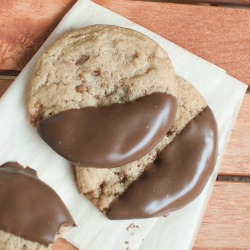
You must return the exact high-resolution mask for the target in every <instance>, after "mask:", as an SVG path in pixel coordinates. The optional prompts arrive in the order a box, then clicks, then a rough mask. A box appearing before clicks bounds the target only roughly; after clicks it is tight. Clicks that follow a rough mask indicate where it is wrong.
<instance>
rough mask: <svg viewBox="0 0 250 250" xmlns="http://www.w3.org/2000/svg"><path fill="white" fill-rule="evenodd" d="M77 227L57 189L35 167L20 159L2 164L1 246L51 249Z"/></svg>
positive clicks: (9, 248) (11, 248) (0, 194)
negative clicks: (48, 183)
mask: <svg viewBox="0 0 250 250" xmlns="http://www.w3.org/2000/svg"><path fill="white" fill-rule="evenodd" d="M73 226H75V222H74V220H73V218H72V217H71V215H70V213H69V211H68V209H67V208H66V206H65V205H64V203H63V202H62V200H61V199H60V197H59V196H58V195H57V194H56V192H55V191H54V190H53V189H52V188H50V187H49V186H48V185H46V184H45V183H44V182H42V181H41V180H39V179H38V177H37V173H36V171H35V170H33V169H31V168H29V167H26V168H23V167H22V166H21V165H20V164H18V163H17V162H7V163H5V164H3V165H1V166H0V249H1V250H2V249H3V250H15V249H17V250H19V249H26V250H45V249H50V248H51V246H52V243H53V242H54V241H55V240H56V238H57V237H61V236H63V235H64V234H65V233H66V232H67V231H68V230H69V229H70V228H72V227H73Z"/></svg>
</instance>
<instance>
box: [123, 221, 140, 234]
mask: <svg viewBox="0 0 250 250" xmlns="http://www.w3.org/2000/svg"><path fill="white" fill-rule="evenodd" d="M139 229H140V227H139V226H138V225H135V224H134V223H131V224H130V225H129V226H128V227H127V228H126V230H127V231H128V232H129V233H130V236H133V235H134V234H135V232H136V231H137V230H139Z"/></svg>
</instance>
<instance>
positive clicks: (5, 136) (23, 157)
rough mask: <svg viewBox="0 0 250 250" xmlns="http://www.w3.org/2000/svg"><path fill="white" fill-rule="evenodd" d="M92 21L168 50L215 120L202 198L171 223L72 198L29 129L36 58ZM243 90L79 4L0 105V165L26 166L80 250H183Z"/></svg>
mask: <svg viewBox="0 0 250 250" xmlns="http://www.w3.org/2000/svg"><path fill="white" fill-rule="evenodd" d="M98 23H99V24H100V23H102V24H115V25H120V26H123V27H129V28H133V29H135V30H138V31H140V32H142V33H144V34H146V35H148V36H149V37H151V38H152V39H154V40H156V41H157V42H158V43H159V44H160V45H161V46H162V47H163V48H164V49H165V50H166V51H167V52H168V54H169V57H170V59H171V60H172V63H173V65H174V67H175V70H176V73H177V74H179V75H180V76H182V77H184V78H185V79H187V80H189V81H190V82H192V83H193V85H194V86H195V87H196V88H197V89H198V90H199V91H200V92H201V94H202V95H203V96H204V97H205V99H206V101H207V102H208V104H209V105H210V107H211V108H212V110H213V112H214V114H215V117H216V120H217V123H218V127H219V151H220V156H219V159H218V162H217V166H216V169H215V171H214V173H213V175H212V177H211V178H210V181H209V183H208V185H207V186H206V188H205V189H204V191H203V193H202V194H201V195H200V196H199V197H198V198H197V199H196V200H195V201H193V202H192V203H191V204H189V205H188V206H186V207H185V208H183V209H181V210H179V211H176V212H174V213H171V215H170V216H169V217H166V218H163V217H162V218H152V219H144V220H127V221H110V220H108V219H107V218H106V217H104V216H103V215H102V214H101V213H100V212H99V211H98V210H97V208H95V207H94V205H92V204H91V203H90V202H89V201H88V200H87V199H86V198H85V197H83V196H82V195H80V194H79V193H78V190H77V187H76V184H75V181H74V175H73V171H72V169H71V167H70V164H69V163H68V162H67V161H66V160H64V159H63V158H62V157H60V156H58V155H57V154H56V153H54V151H53V150H52V149H50V148H49V147H48V146H47V145H46V144H45V143H44V142H43V141H42V140H41V139H40V137H39V136H38V135H37V133H36V130H35V128H33V127H32V126H31V125H30V124H29V116H28V111H27V105H26V103H27V91H28V84H29V81H30V77H31V73H32V69H33V66H34V63H35V61H36V60H37V58H38V56H39V55H40V54H41V53H42V52H43V51H44V49H45V48H46V47H47V46H48V45H49V44H51V43H52V42H53V41H55V40H56V39H57V38H58V37H60V36H61V35H62V34H63V33H65V32H66V31H69V30H72V29H75V28H80V27H84V26H87V25H91V24H98ZM246 88H247V86H246V85H245V84H243V83H241V82H239V81H237V80H236V79H233V78H232V77H230V76H228V75H227V74H226V72H225V71H224V70H222V69H220V68H219V67H217V66H215V65H213V64H211V63H209V62H207V61H205V60H203V59H201V58H199V57H197V56H195V55H194V54H192V53H190V52H188V51H186V50H184V49H182V48H180V47H179V46H177V45H175V44H173V43H171V42H170V41H168V40H166V39H164V38H162V37H160V36H158V35H156V34H154V33H152V32H150V31H149V30H146V29H145V28H143V27H141V26H139V25H137V24H135V23H133V22H131V21H129V20H127V19H125V18H123V17H121V16H119V15H117V14H115V13H113V12H111V11H109V10H107V9H105V8H103V7H101V6H99V5H97V4H95V3H93V2H91V1H89V0H78V2H77V3H76V4H75V5H74V6H73V7H72V9H71V10H70V11H69V12H68V13H67V14H66V15H65V17H64V18H63V19H62V21H61V22H60V24H59V25H58V26H57V28H56V29H55V30H54V32H53V33H52V34H51V36H50V37H49V38H48V39H47V41H46V42H45V43H44V45H43V46H42V47H41V48H40V50H39V51H38V52H37V53H36V55H35V56H34V57H33V58H32V59H31V60H30V62H29V63H28V64H27V66H26V67H25V68H24V69H23V71H22V72H21V73H20V75H19V76H18V77H17V78H16V80H15V81H14V82H13V84H12V85H11V87H10V88H9V89H8V91H7V92H6V93H5V95H4V96H3V97H2V98H1V99H0V164H2V163H4V162H6V161H18V162H19V163H20V164H22V165H28V166H30V167H32V168H34V169H36V170H37V172H38V176H39V177H40V178H41V179H42V180H43V181H45V182H46V183H47V184H48V185H50V186H51V187H52V188H53V189H54V190H56V192H57V193H58V194H59V195H60V197H61V198H62V200H63V201H64V202H65V204H66V205H67V207H68V208H69V210H70V212H71V213H72V215H73V217H74V219H75V221H76V223H77V225H78V227H77V228H74V229H73V230H71V232H70V233H69V234H68V235H67V236H66V239H67V240H68V241H70V242H72V243H73V244H74V245H76V246H77V247H79V248H80V249H84V250H85V249H86V250H106V249H107V250H120V249H130V250H132V249H140V250H144V249H150V250H152V249H156V250H161V249H189V248H190V247H191V246H192V243H193V241H194V238H195V235H196V232H197V230H198V228H199V225H200V221H201V219H202V216H203V213H204V211H205V207H206V204H207V201H208V199H209V196H210V193H211V190H212V186H213V184H214V181H215V179H216V176H217V173H218V170H219V166H220V162H221V159H222V155H223V151H224V150H225V146H226V144H227V141H228V139H229V136H230V131H231V129H232V127H233V124H234V121H235V118H236V116H237V113H238V110H239V107H240V104H241V101H242V98H243V96H244V93H245V91H246ZM38 199H39V194H38ZM45 202H46V201H45ZM131 225H132V226H131ZM133 225H134V226H135V227H133Z"/></svg>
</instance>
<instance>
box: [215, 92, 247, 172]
mask: <svg viewBox="0 0 250 250" xmlns="http://www.w3.org/2000/svg"><path fill="white" fill-rule="evenodd" d="M249 107H250V93H247V94H246V95H245V97H244V99H243V103H242V106H241V109H240V112H239V115H238V117H237V120H236V122H235V126H234V129H233V132H232V135H231V137H230V141H229V143H228V146H227V149H226V153H225V156H224V158H223V162H222V166H221V169H220V171H219V174H221V175H239V176H250V109H249Z"/></svg>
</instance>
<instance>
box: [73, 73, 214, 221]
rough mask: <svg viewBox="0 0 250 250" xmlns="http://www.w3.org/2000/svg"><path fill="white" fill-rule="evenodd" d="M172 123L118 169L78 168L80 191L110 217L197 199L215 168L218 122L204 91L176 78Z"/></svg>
mask: <svg viewBox="0 0 250 250" xmlns="http://www.w3.org/2000/svg"><path fill="white" fill-rule="evenodd" d="M178 82H179V95H178V108H177V114H176V117H175V120H174V124H173V126H172V128H171V129H170V131H169V132H168V133H166V135H165V136H164V138H163V140H162V141H161V142H160V143H158V144H157V145H156V146H155V147H154V148H153V149H152V150H151V151H150V152H149V153H148V154H146V155H145V156H143V157H141V158H140V159H137V160H136V161H133V162H131V163H129V164H126V165H124V166H122V167H117V168H103V169H101V168H99V169H97V168H95V169H94V168H82V167H79V166H75V170H76V177H77V183H78V188H79V191H80V192H81V193H82V194H83V195H85V196H86V197H87V198H88V199H89V200H91V201H92V202H93V203H94V204H95V205H96V206H97V207H98V208H99V210H100V211H101V212H103V213H105V214H106V215H107V216H108V218H110V219H131V218H149V217H154V216H162V215H165V214H168V213H169V212H172V211H174V210H177V209H180V208H182V207H183V206H185V205H186V204H188V203H190V202H191V201H192V200H194V199H195V198H196V197H197V196H198V195H199V194H200V193H201V192H202V190H203V188H204V187H205V185H206V183H207V181H208V179H209V178H210V175H211V174H212V172H213V169H214V165H215V162H216V158H217V154H218V149H217V147H218V146H217V144H218V141H217V140H218V138H217V124H216V121H215V118H214V116H213V113H212V111H211V109H210V108H209V107H208V106H207V103H206V102H205V100H204V98H203V97H202V96H201V95H200V93H199V92H198V91H197V90H196V89H195V88H194V87H193V86H192V85H191V84H190V83H189V82H187V81H185V80H184V79H182V78H180V77H178Z"/></svg>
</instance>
